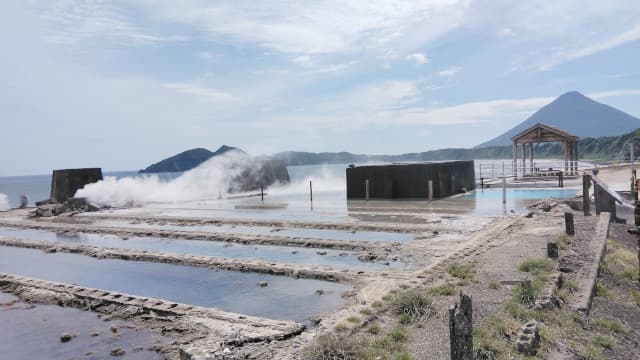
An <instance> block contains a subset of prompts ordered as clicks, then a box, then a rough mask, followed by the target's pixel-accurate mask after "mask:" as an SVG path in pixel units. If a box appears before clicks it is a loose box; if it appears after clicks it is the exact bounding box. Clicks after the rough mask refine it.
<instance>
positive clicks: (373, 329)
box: [367, 323, 380, 335]
mask: <svg viewBox="0 0 640 360" xmlns="http://www.w3.org/2000/svg"><path fill="white" fill-rule="evenodd" d="M367 332H368V333H369V334H371V335H378V334H380V325H378V324H376V323H373V324H369V326H368V327H367Z"/></svg>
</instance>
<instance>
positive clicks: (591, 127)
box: [476, 91, 640, 148]
mask: <svg viewBox="0 0 640 360" xmlns="http://www.w3.org/2000/svg"><path fill="white" fill-rule="evenodd" d="M537 123H541V124H546V125H552V126H555V127H558V128H560V129H562V130H565V131H568V132H570V133H572V134H574V135H577V136H579V137H582V138H584V137H601V136H614V135H620V134H624V133H627V132H630V131H632V130H634V129H637V128H639V127H640V119H638V118H636V117H633V116H631V115H629V114H627V113H624V112H622V111H620V110H618V109H615V108H613V107H611V106H608V105H605V104H601V103H599V102H597V101H594V100H592V99H590V98H588V97H586V96H584V95H582V94H581V93H579V92H577V91H571V92H568V93H566V94H563V95H561V96H560V97H558V98H557V99H555V100H554V101H553V102H551V103H550V104H548V105H546V106H544V107H543V108H541V109H540V110H538V111H536V113H535V114H533V115H531V117H529V118H528V119H527V120H525V121H524V122H522V123H520V124H519V125H518V126H516V127H514V128H512V129H511V130H509V131H507V132H506V133H504V134H502V135H500V136H498V137H497V138H494V139H492V140H490V141H487V142H485V143H482V144H480V145H478V146H476V148H483V147H488V146H504V145H510V144H511V138H512V137H513V136H514V135H517V134H518V133H520V132H522V131H524V130H526V129H528V128H530V127H531V126H533V125H535V124H537Z"/></svg>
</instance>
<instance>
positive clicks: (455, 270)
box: [447, 263, 475, 280]
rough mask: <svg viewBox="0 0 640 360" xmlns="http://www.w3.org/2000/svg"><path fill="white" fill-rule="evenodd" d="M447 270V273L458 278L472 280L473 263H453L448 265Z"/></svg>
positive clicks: (473, 272)
mask: <svg viewBox="0 0 640 360" xmlns="http://www.w3.org/2000/svg"><path fill="white" fill-rule="evenodd" d="M447 272H448V273H449V275H451V276H453V277H455V278H458V279H462V280H472V279H473V275H474V274H475V264H472V263H469V264H460V263H453V264H451V265H449V267H448V268H447Z"/></svg>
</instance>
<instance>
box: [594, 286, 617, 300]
mask: <svg viewBox="0 0 640 360" xmlns="http://www.w3.org/2000/svg"><path fill="white" fill-rule="evenodd" d="M595 296H599V297H602V298H605V299H607V300H613V299H614V295H613V291H611V289H609V288H608V287H606V286H604V285H602V284H600V282H598V283H597V284H596V294H595Z"/></svg>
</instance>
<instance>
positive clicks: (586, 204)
mask: <svg viewBox="0 0 640 360" xmlns="http://www.w3.org/2000/svg"><path fill="white" fill-rule="evenodd" d="M590 186H591V176H589V175H587V174H584V175H582V209H583V211H584V216H589V215H590V211H589V210H590V209H589V208H590V207H591V205H590V204H591V202H590V201H589V200H590V196H589V187H590Z"/></svg>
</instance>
